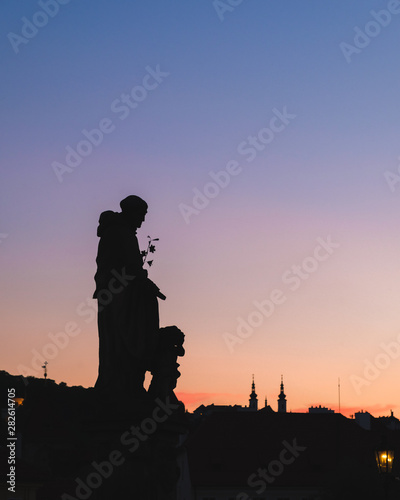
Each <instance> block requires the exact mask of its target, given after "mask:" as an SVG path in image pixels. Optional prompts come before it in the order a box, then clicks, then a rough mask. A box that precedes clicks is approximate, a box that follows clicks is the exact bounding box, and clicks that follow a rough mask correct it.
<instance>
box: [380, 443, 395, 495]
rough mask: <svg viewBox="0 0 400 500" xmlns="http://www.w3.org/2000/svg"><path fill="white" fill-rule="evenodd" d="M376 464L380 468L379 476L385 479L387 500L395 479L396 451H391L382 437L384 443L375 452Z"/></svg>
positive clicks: (384, 485)
mask: <svg viewBox="0 0 400 500" xmlns="http://www.w3.org/2000/svg"><path fill="white" fill-rule="evenodd" d="M375 458H376V464H377V466H378V470H379V474H380V475H381V477H382V479H383V488H384V491H385V499H388V498H389V486H390V483H391V481H392V480H393V479H394V478H393V477H392V470H393V462H394V450H393V449H390V447H389V446H388V444H387V440H386V438H385V437H384V436H382V441H381V444H380V446H378V448H376V450H375Z"/></svg>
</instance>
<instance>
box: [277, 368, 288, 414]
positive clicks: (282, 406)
mask: <svg viewBox="0 0 400 500" xmlns="http://www.w3.org/2000/svg"><path fill="white" fill-rule="evenodd" d="M278 413H286V395H285V393H284V392H283V375H281V392H280V393H279V396H278Z"/></svg>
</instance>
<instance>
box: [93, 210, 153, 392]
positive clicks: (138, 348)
mask: <svg viewBox="0 0 400 500" xmlns="http://www.w3.org/2000/svg"><path fill="white" fill-rule="evenodd" d="M97 235H98V236H99V237H100V242H99V247H98V254H97V259H96V262H97V272H96V275H95V281H96V291H95V293H94V298H97V301H98V329H99V373H98V378H97V382H96V386H95V387H96V388H97V389H100V390H104V391H106V392H111V393H114V394H117V393H118V394H121V393H122V394H126V395H129V394H135V393H141V392H142V391H143V390H144V389H143V381H144V376H145V372H146V370H148V369H149V368H150V367H149V363H150V360H151V358H152V356H153V353H154V349H155V346H156V339H157V334H158V329H159V315H158V302H157V296H156V293H157V291H158V288H157V287H156V286H155V285H154V283H153V282H152V281H150V280H149V279H148V278H147V272H146V271H144V270H143V259H142V256H141V254H140V250H139V245H138V241H137V237H136V229H135V228H132V227H131V226H130V225H129V223H128V221H127V219H126V218H125V216H124V215H123V214H122V213H115V212H111V211H108V212H103V213H102V214H101V216H100V220H99V227H98V230H97Z"/></svg>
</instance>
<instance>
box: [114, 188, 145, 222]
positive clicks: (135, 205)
mask: <svg viewBox="0 0 400 500" xmlns="http://www.w3.org/2000/svg"><path fill="white" fill-rule="evenodd" d="M119 205H120V207H121V210H122V213H123V214H124V216H125V217H126V218H127V219H128V220H129V222H130V223H131V224H132V225H133V226H134V227H140V226H141V225H142V222H143V221H144V219H145V217H146V213H147V208H148V205H147V203H146V202H145V201H144V200H142V198H139V196H135V195H134V194H131V195H130V196H127V197H126V198H124V199H123V200H122V201H121V203H120V204H119Z"/></svg>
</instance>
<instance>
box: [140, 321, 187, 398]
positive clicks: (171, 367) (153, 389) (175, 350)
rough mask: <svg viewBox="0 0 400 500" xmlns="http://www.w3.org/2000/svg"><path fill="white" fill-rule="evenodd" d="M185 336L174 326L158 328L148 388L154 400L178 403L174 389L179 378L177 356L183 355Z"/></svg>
mask: <svg viewBox="0 0 400 500" xmlns="http://www.w3.org/2000/svg"><path fill="white" fill-rule="evenodd" d="M184 340H185V335H184V334H183V332H181V330H179V328H177V327H176V326H166V327H164V328H160V331H159V336H158V343H157V348H156V351H155V353H154V358H153V361H152V366H151V373H152V374H153V378H152V380H151V384H150V387H149V394H150V395H151V396H152V397H153V398H155V397H159V398H161V399H163V400H165V399H166V398H167V397H169V399H170V400H172V401H174V402H178V400H177V398H176V396H175V394H174V389H175V387H176V383H177V380H178V378H179V377H180V376H181V374H180V372H179V370H178V367H179V364H178V363H177V358H178V356H183V355H184V354H185V349H184V348H183V342H184Z"/></svg>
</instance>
